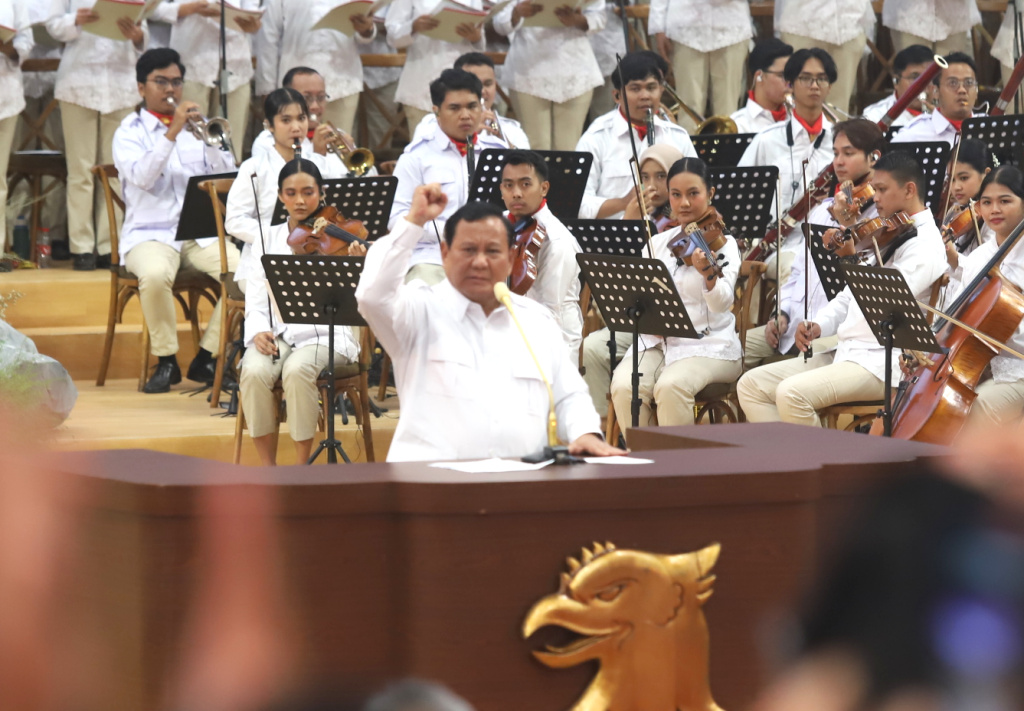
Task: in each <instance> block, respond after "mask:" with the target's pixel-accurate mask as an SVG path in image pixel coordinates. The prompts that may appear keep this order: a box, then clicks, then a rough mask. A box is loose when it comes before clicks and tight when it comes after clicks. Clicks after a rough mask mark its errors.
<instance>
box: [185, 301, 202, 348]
mask: <svg viewBox="0 0 1024 711" xmlns="http://www.w3.org/2000/svg"><path fill="white" fill-rule="evenodd" d="M200 298H201V294H200V293H199V292H195V291H190V292H189V294H188V310H189V313H187V314H185V317H186V318H188V322H189V325H191V326H192V355H193V356H194V355H195V354H196V353H198V352H199V339H200V337H201V336H200V333H199V299H200Z"/></svg>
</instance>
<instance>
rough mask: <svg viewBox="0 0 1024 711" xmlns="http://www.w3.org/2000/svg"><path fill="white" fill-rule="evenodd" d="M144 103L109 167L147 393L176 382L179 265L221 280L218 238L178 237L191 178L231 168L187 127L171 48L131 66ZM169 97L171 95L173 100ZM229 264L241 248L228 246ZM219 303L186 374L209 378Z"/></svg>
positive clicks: (121, 132)
mask: <svg viewBox="0 0 1024 711" xmlns="http://www.w3.org/2000/svg"><path fill="white" fill-rule="evenodd" d="M136 75H137V79H138V91H139V95H140V96H141V97H142V101H143V103H142V106H141V107H140V109H139V110H138V111H136V112H133V113H132V114H130V115H129V116H128V117H127V118H125V119H124V121H123V122H122V123H121V125H120V126H119V127H118V129H117V131H115V132H114V141H113V153H114V165H115V166H116V167H117V170H118V173H119V174H120V177H121V186H122V189H123V190H124V203H125V216H124V227H123V228H122V229H121V234H120V241H119V243H118V246H119V251H120V257H121V263H122V264H124V266H125V268H126V269H127V270H128V271H129V272H131V273H132V274H134V275H135V276H136V277H138V280H139V302H140V304H141V305H142V314H143V317H144V318H145V320H146V327H147V328H148V329H149V336H150V342H151V349H152V353H153V355H155V356H156V357H157V359H158V362H157V365H156V367H155V369H154V371H153V375H152V376H151V377H150V378H149V380H148V381H147V382H146V384H145V386H143V388H142V391H143V392H145V393H165V392H168V391H169V390H170V388H171V385H175V384H177V383H180V382H181V371H180V370H179V367H178V361H177V356H176V354H177V352H178V327H177V317H176V313H175V306H174V296H173V294H172V292H171V287H172V285H173V284H174V279H175V276H176V275H177V273H178V271H179V269H193V270H197V271H201V272H205V273H206V274H209V275H210V276H211V277H212V278H214V279H216V280H219V279H220V274H221V262H220V247H219V245H218V243H217V238H216V237H210V238H205V239H198V240H190V241H188V242H178V241H175V235H176V233H177V230H178V220H179V218H180V216H181V208H182V205H183V204H184V201H185V189H186V187H187V185H188V180H189V178H191V177H192V176H195V175H209V174H211V173H222V172H224V171H228V170H232V169H233V168H234V167H235V161H234V158H233V157H232V156H231V154H230V153H227V152H226V151H223V150H221V149H220V148H215V147H213V146H210V145H207V144H205V143H204V142H202V141H200V140H199V139H198V138H196V137H195V136H193V135H192V134H191V133H190V132H189V131H188V130H186V124H187V122H188V121H189V114H190V113H192V115H193V117H194V116H196V115H197V114H196V113H193V112H196V111H197V110H198V108H199V107H198V106H197V105H196V104H195V102H192V101H183V100H182V98H181V93H182V80H183V79H184V77H185V67H184V65H183V64H182V63H181V59H180V57H179V55H178V53H177V52H175V51H174V50H173V49H167V48H162V49H151V50H149V51H147V52H145V53H144V54H143V55H142V56H141V57H139V61H138V63H137V64H136ZM169 99H173V100H174V103H171V101H169ZM227 251H228V262H229V266H230V267H231V268H232V269H234V268H235V266H236V264H237V261H238V250H237V249H236V248H235V246H234V245H232V244H228V245H227ZM221 307H222V305H221V303H220V302H218V303H217V306H216V308H214V310H213V314H212V315H211V316H210V320H209V326H207V328H206V332H205V333H204V334H203V338H202V340H201V341H200V342H199V344H198V346H199V352H198V353H197V354H196V356H195V358H194V359H193V360H192V363H191V365H189V368H188V373H187V377H188V379H189V380H194V381H196V382H201V383H212V382H213V376H214V371H215V367H216V365H215V359H216V357H217V355H218V352H219V348H220V309H221Z"/></svg>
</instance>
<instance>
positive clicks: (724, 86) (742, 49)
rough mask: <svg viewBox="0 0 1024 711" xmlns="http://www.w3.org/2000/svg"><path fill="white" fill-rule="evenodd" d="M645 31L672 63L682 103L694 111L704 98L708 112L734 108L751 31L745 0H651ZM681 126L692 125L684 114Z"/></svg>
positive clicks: (724, 112)
mask: <svg viewBox="0 0 1024 711" xmlns="http://www.w3.org/2000/svg"><path fill="white" fill-rule="evenodd" d="M648 32H649V33H650V34H652V35H654V36H655V40H656V42H657V48H658V52H659V53H660V54H661V56H662V57H664V58H665V59H666V60H667V61H669V62H671V63H672V68H673V70H674V71H673V74H674V77H675V89H676V93H678V94H679V98H680V99H682V101H683V102H685V103H686V104H687V105H688V106H691V107H694V108H695V109H696V110H697V111H698V112H699V113H704V110H705V108H706V107H707V105H708V104H709V103H710V105H711V115H714V116H728V115H729V114H731V113H732V112H733V111H735V110H736V100H737V97H738V96H739V95H740V94H741V93H742V92H743V84H744V80H743V66H744V63H745V62H746V61H747V52H748V45H749V43H750V38H751V37H753V35H754V32H753V23H752V22H751V18H750V3H749V2H748V1H747V0H652V1H651V14H650V19H649V21H648ZM709 99H710V101H709ZM684 126H686V128H687V129H688V130H690V131H691V132H692V131H693V130H694V129H695V128H696V125H694V124H693V123H692V120H691V119H689V117H687V118H686V119H685V123H684Z"/></svg>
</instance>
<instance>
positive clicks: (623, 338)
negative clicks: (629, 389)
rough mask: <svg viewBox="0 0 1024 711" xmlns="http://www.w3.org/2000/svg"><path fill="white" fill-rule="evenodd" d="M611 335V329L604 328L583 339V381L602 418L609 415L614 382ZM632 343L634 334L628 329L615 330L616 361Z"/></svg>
mask: <svg viewBox="0 0 1024 711" xmlns="http://www.w3.org/2000/svg"><path fill="white" fill-rule="evenodd" d="M610 337H611V331H609V330H608V329H607V328H602V329H601V330H600V331H594V332H593V333H591V334H589V335H588V336H587V337H586V338H584V339H583V370H584V373H583V381H584V382H585V383H586V384H587V388H588V389H589V390H590V398H591V399H592V400H593V401H594V409H595V410H597V414H599V415H600V416H601V418H602V419H603V418H605V417H607V415H608V392H609V389H610V388H611V384H612V362H611V353H610V351H609V350H608V339H609V338H610ZM632 343H633V335H632V334H631V333H629V332H628V331H616V332H615V362H616V363H618V362H619V360H621V359H622V356H623V355H625V353H626V349H628V348H629V346H630V345H631V344H632Z"/></svg>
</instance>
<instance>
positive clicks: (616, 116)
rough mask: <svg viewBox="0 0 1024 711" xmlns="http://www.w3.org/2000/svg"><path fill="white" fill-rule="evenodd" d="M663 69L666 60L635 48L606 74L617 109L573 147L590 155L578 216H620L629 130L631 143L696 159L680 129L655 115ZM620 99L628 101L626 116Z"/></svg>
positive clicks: (628, 186) (628, 184)
mask: <svg viewBox="0 0 1024 711" xmlns="http://www.w3.org/2000/svg"><path fill="white" fill-rule="evenodd" d="M667 71H668V64H667V63H666V62H665V60H664V59H663V58H662V57H660V56H659V55H657V54H655V53H654V52H649V51H639V52H630V53H629V54H627V55H626V56H625V57H623V58H622V62H621V63H620V64H619V68H618V69H616V71H615V73H614V74H612V82H613V84H614V85H615V101H616V103H617V105H618V106H617V108H616V109H615V110H614V111H611V112H609V113H607V114H605V115H604V116H601V117H600V118H598V119H597V120H595V121H594V122H593V123H592V124H590V127H589V128H587V132H586V133H584V134H583V137H582V138H580V141H579V143H577V144H576V150H577V151H580V152H584V153H591V154H593V156H594V163H593V165H592V166H591V168H590V175H589V176H588V177H587V187H586V189H585V191H584V193H583V202H582V203H581V204H580V217H581V218H585V219H594V218H605V217H611V218H618V217H622V214H623V211H624V210H625V209H626V205H628V204H629V202H630V201H631V200H632V199H633V197H634V191H633V174H632V168H631V166H630V159H631V158H632V157H633V152H632V151H633V148H632V143H631V142H630V136H629V132H630V130H632V131H633V140H634V141H635V142H636V145H637V146H641V145H644V144H647V145H654V144H656V143H668V144H670V145H674V146H675V147H676V148H678V149H679V151H680V152H681V153H682V154H683V155H684V156H692V157H696V155H697V152H696V151H695V150H694V149H693V143H692V142H691V141H690V136H689V135H688V134H687V133H686V131H685V130H683V129H682V128H681V127H679V126H677V125H676V124H674V123H671V122H669V121H665V120H663V119H662V118H661V117H659V116H658V115H657V109H658V106H659V104H660V103H661V94H662V83H663V82H664V81H665V73H666V72H667ZM624 103H628V105H629V119H628V120H627V119H626V113H625V108H624ZM648 111H650V112H651V118H652V121H653V124H652V125H653V127H654V137H653V139H651V138H650V137H648V135H647V131H648V127H647V118H648Z"/></svg>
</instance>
